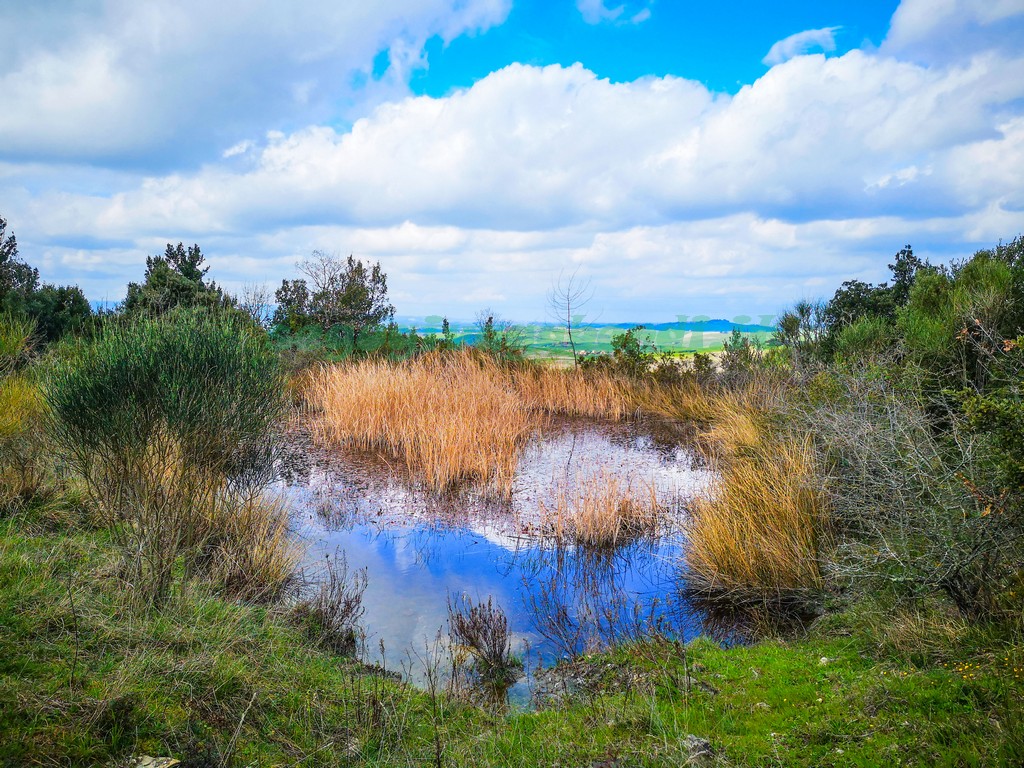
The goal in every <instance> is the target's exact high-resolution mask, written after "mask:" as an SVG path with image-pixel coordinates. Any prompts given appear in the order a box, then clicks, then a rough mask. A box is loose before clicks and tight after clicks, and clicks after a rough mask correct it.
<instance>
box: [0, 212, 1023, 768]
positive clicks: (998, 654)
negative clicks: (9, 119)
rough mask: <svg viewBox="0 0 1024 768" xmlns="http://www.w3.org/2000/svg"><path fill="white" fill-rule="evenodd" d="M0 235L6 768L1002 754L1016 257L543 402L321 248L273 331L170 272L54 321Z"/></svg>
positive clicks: (788, 322) (1018, 431) (580, 385)
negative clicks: (479, 690) (513, 698)
mask: <svg viewBox="0 0 1024 768" xmlns="http://www.w3.org/2000/svg"><path fill="white" fill-rule="evenodd" d="M2 233H3V228H2V227H0V240H2V241H3V244H4V248H5V249H6V250H5V254H6V255H5V259H6V261H5V262H4V265H5V266H4V270H5V271H4V272H3V274H2V275H0V277H2V278H3V279H2V280H0V302H2V306H3V307H4V314H2V315H0V404H2V405H3V408H2V410H0V627H2V630H0V732H2V735H3V738H2V739H0V761H4V762H6V763H12V764H87V765H88V764H95V765H100V764H110V763H111V762H116V761H121V762H127V761H128V760H129V758H130V757H131V756H132V755H139V754H143V753H153V752H158V753H172V754H175V755H180V756H182V757H183V758H185V759H186V760H187V761H190V762H191V763H192V764H200V765H201V764H218V765H231V764H238V765H242V764H245V765H250V764H267V765H269V764H289V763H290V764H303V763H306V764H314V763H322V762H332V761H333V762H338V763H345V762H349V763H369V764H379V765H392V764H395V765H397V764H411V763H419V764H424V763H426V764H433V765H461V764H474V765H480V764H484V765H487V764H490V765H504V764H509V763H513V764H520V763H521V764H537V765H551V764H555V763H560V764H564V763H565V762H566V761H575V762H579V763H580V764H598V763H599V762H600V761H601V760H606V761H610V762H612V763H614V761H620V762H621V761H627V762H634V763H637V764H641V765H649V764H650V765H653V764H673V763H679V762H685V761H686V760H689V759H691V758H694V757H695V755H698V753H699V754H700V755H702V756H703V757H702V758H701V759H706V760H716V761H719V762H724V761H726V760H728V761H729V762H735V763H739V764H744V763H751V764H759V763H766V762H769V761H777V762H783V763H786V764H795V765H799V764H804V765H811V764H823V763H833V764H865V763H872V762H878V760H879V759H883V758H884V759H885V760H890V759H891V760H896V758H897V757H898V758H900V759H902V760H904V762H908V763H914V762H915V761H916V763H918V764H934V763H949V764H958V763H971V762H979V763H999V762H1002V763H1006V764H1013V763H1014V762H1020V760H1021V757H1022V756H1024V735H1022V734H1024V711H1022V706H1021V700H1022V697H1021V685H1022V682H1021V678H1022V675H1024V673H1022V672H1021V670H1024V658H1022V655H1021V650H1020V649H1021V647H1022V641H1021V638H1022V632H1024V626H1022V624H1021V618H1020V617H1021V614H1022V606H1024V603H1022V600H1024V590H1022V589H1021V578H1022V572H1021V563H1022V562H1024V557H1022V555H1024V551H1022V546H1024V543H1022V542H1024V537H1022V536H1021V533H1022V528H1021V524H1022V517H1021V515H1022V507H1021V491H1022V489H1024V483H1022V478H1024V470H1022V463H1021V456H1022V455H1024V444H1022V438H1021V435H1022V427H1021V425H1022V424H1024V411H1022V404H1021V403H1022V401H1021V382H1022V380H1024V379H1022V375H1024V357H1022V355H1024V352H1022V350H1024V337H1022V336H1021V333H1022V329H1024V314H1022V311H1021V306H1022V305H1021V297H1022V296H1024V241H1022V240H1021V239H1019V238H1018V239H1017V240H1014V241H1013V242H1011V243H1009V244H1006V245H1000V246H998V247H997V248H995V249H992V250H990V251H982V252H980V253H978V254H975V255H974V256H973V257H970V258H967V259H965V260H964V261H963V262H960V263H955V264H952V265H949V266H945V267H939V266H933V265H929V264H927V263H925V262H922V261H920V260H918V259H917V258H916V257H914V255H913V253H912V252H911V251H910V250H909V249H904V250H903V251H901V252H900V253H899V254H897V256H896V259H895V263H894V264H893V265H892V272H893V278H892V281H891V282H890V283H885V284H881V285H866V284H863V283H856V282H851V283H847V284H844V286H843V287H842V288H840V289H839V291H837V293H836V295H835V296H834V297H833V298H832V299H831V300H830V301H829V302H823V303H821V304H818V305H815V304H810V303H800V304H798V305H796V306H794V308H793V309H792V311H789V312H786V313H784V314H783V315H782V317H781V318H780V320H779V325H778V330H777V334H776V338H775V339H774V340H773V342H772V343H770V344H763V343H761V342H759V341H757V340H751V339H750V338H747V337H745V336H743V334H742V333H740V332H739V331H738V330H737V332H736V333H734V334H733V336H732V337H731V338H730V339H729V341H728V342H727V343H726V344H725V345H724V350H723V351H722V353H721V354H720V355H719V356H717V358H716V359H711V358H709V357H707V356H703V355H694V356H692V357H689V358H686V359H680V358H679V357H677V356H671V355H662V354H659V353H658V352H657V350H655V349H653V348H652V346H651V345H650V344H648V343H647V342H646V340H645V338H644V335H643V329H642V328H634V329H630V330H625V331H624V332H623V333H622V334H621V335H619V336H618V337H617V338H616V340H615V342H614V343H613V345H612V351H611V354H608V355H602V356H596V357H589V358H588V357H584V358H583V359H582V360H580V364H579V365H578V366H576V367H573V368H571V369H569V368H555V367H550V366H545V365H541V364H537V363H536V362H531V361H528V360H525V359H524V358H523V355H522V354H521V350H520V349H519V347H518V346H517V337H516V334H515V332H514V328H512V327H511V326H509V325H508V324H503V323H501V322H499V321H498V320H497V319H496V318H495V317H494V315H493V314H491V313H487V315H486V317H484V318H483V319H482V321H481V334H480V338H481V343H480V344H479V345H477V346H476V347H474V348H466V347H465V346H463V345H460V344H458V343H457V342H456V341H455V339H454V338H453V336H452V335H451V333H450V332H447V331H445V332H442V333H440V334H434V335H432V336H431V337H430V338H429V339H425V338H424V337H420V336H418V335H417V334H416V333H415V332H412V333H406V332H401V331H399V330H398V329H397V327H393V326H392V327H389V326H386V325H384V323H386V322H387V321H389V320H390V318H391V316H392V310H391V306H390V304H389V303H388V301H387V296H386V281H385V280H384V276H383V274H382V273H381V272H380V269H379V265H377V267H376V269H375V268H374V265H363V264H361V263H360V262H358V261H357V260H355V259H351V258H350V259H348V260H347V261H340V260H338V262H337V263H336V264H332V263H328V261H329V260H327V261H325V260H324V258H323V255H322V254H321V255H320V256H319V257H318V259H319V260H312V261H310V262H309V263H308V264H307V266H308V268H309V271H308V272H307V275H308V276H309V279H310V280H311V281H312V282H311V283H310V284H309V285H307V284H304V283H303V284H298V282H297V281H292V282H291V283H288V282H286V284H284V285H282V289H281V291H283V292H284V293H282V296H283V297H284V299H287V301H285V300H284V299H282V301H281V306H284V307H285V309H286V310H287V311H285V312H284V313H283V314H281V315H280V317H278V318H277V320H278V322H277V323H274V322H273V318H272V317H271V316H268V315H267V313H265V312H258V311H255V312H254V311H247V310H246V308H245V307H244V306H242V303H241V302H239V301H238V300H236V299H234V298H233V297H230V296H228V295H227V294H225V293H224V291H223V290H222V289H220V288H219V287H218V286H217V285H216V284H215V283H213V282H212V281H209V280H208V279H207V277H206V267H205V264H204V263H203V257H202V254H201V252H200V250H199V248H198V247H197V246H193V247H192V248H187V249H186V248H185V247H184V246H180V245H179V246H178V247H173V246H171V245H168V248H167V250H166V251H165V253H164V255H163V256H159V257H152V258H151V259H149V260H148V263H147V271H146V275H145V277H144V279H143V281H142V282H141V283H139V284H134V285H133V287H132V288H131V289H130V291H129V298H128V300H126V302H125V304H124V305H123V306H122V307H120V308H119V309H118V310H117V311H115V312H111V313H106V314H102V315H99V316H96V315H93V314H92V313H91V311H89V310H88V307H87V306H86V308H85V311H82V312H79V310H80V309H81V308H80V307H78V309H76V308H75V307H76V306H77V305H76V304H75V302H73V301H72V302H70V303H66V304H61V305H60V306H57V305H55V304H52V303H51V304H48V303H47V301H49V299H48V298H47V297H50V296H51V294H52V293H54V292H56V291H57V290H58V289H56V288H54V287H52V286H40V285H39V283H38V274H37V273H35V272H34V271H33V270H32V269H31V268H30V267H28V265H27V264H24V263H23V262H21V261H20V260H18V258H17V251H16V247H14V248H12V247H10V245H11V241H10V239H6V240H4V239H3V234H2ZM12 265H13V266H12ZM335 267H337V268H336V269H335ZM310 286H312V290H310ZM68 291H70V293H68V295H69V296H70V295H72V294H74V290H71V289H65V292H68ZM76 313H77V314H76ZM267 325H271V326H272V327H271V328H270V329H269V330H268V328H267V327H266V326H267ZM314 337H315V339H317V341H316V343H315V344H312V343H311V344H306V342H304V341H302V339H310V338H314ZM332 339H333V341H332ZM378 342H379V343H378ZM374 344H376V345H377V346H376V347H374V348H373V350H372V351H369V350H368V348H369V347H372V346H373V345H374ZM339 547H340V550H339ZM327 554H330V555H331V557H330V558H328V557H325V555H327ZM389 557H390V558H391V561H392V562H391V565H388V564H387V559H388V558H389ZM374 558H376V560H375V559H374ZM374 563H376V565H374ZM381 563H383V564H381ZM431 605H433V606H434V608H429V606H431ZM712 608H716V609H723V608H724V609H728V610H727V613H728V616H729V618H727V619H724V620H723V619H722V613H721V612H715V613H711V612H709V611H710V610H711V609H712ZM723 621H724V622H725V623H722V622H723ZM389 622H390V624H389ZM396 622H397V623H402V622H405V623H406V624H407V625H410V626H414V627H415V632H407V633H406V634H405V635H404V637H405V638H406V639H407V641H408V646H410V647H407V648H401V647H395V646H396V645H398V646H401V643H399V642H398V641H397V640H396V641H395V642H393V641H392V640H393V638H398V637H399V636H401V633H391V634H389V632H391V630H390V629H389V626H393V625H394V624H395V623H396ZM431 624H433V626H431ZM438 628H443V629H444V630H445V631H446V632H447V634H448V636H449V637H448V639H447V641H446V642H444V643H440V644H438V645H437V646H436V647H437V648H440V649H442V650H443V651H444V652H445V653H447V654H448V655H447V656H444V657H442V658H440V660H439V658H436V657H430V654H429V653H427V652H426V651H424V655H423V657H421V658H422V662H423V663H422V664H421V665H420V670H421V672H420V673H419V679H420V682H421V683H422V684H423V686H422V689H417V688H416V687H415V686H410V685H409V684H408V682H402V681H400V680H397V679H395V672H396V671H401V670H402V667H403V664H402V663H401V662H397V663H396V656H395V654H396V653H398V654H405V656H406V658H407V659H409V660H410V661H409V663H408V664H407V665H406V669H405V672H406V679H407V680H408V678H410V677H416V674H417V673H414V670H413V666H415V665H414V664H413V663H412V660H413V659H414V657H415V656H416V654H418V653H419V650H420V649H424V648H425V646H424V644H423V640H424V638H425V637H427V638H429V636H430V633H432V632H434V631H435V630H436V629H438ZM718 631H723V632H725V633H726V634H727V635H729V636H730V640H731V641H735V640H736V639H737V638H741V639H742V641H743V642H740V643H735V642H728V643H726V644H725V645H726V646H728V647H723V646H721V645H718V644H716V643H714V642H712V641H710V640H709V639H708V637H709V636H714V637H719V638H721V637H722V636H721V635H716V634H714V633H715V632H718ZM695 638H697V639H695ZM375 640H376V641H378V642H379V653H374V652H373V650H372V649H373V647H374V641H375ZM388 647H390V650H389V648H388ZM531 649H532V650H531ZM531 653H532V654H533V656H534V661H533V662H531V660H530V654H531ZM559 657H564V658H562V663H561V664H559V665H557V666H556V667H554V670H553V671H552V670H551V669H550V668H549V669H547V670H546V671H544V672H538V667H539V666H545V665H547V666H548V667H550V662H552V661H554V660H556V659H558V658H559ZM520 662H522V672H524V673H525V677H524V678H523V679H522V680H519V672H520ZM453 667H461V668H463V671H464V672H466V674H467V676H468V677H469V678H471V679H475V680H477V681H478V682H481V683H483V684H485V685H487V686H489V687H490V688H491V689H492V690H498V691H504V690H505V689H506V688H507V687H509V686H510V685H512V686H513V688H514V687H515V685H520V686H521V685H525V686H527V688H528V691H529V692H530V693H532V692H534V691H536V690H539V689H541V688H543V689H544V691H543V693H544V695H541V696H533V697H526V699H530V700H532V701H533V702H534V706H536V707H537V708H536V709H535V710H533V711H527V708H521V709H516V708H513V709H512V710H511V711H507V710H502V709H500V708H494V707H483V708H480V707H478V706H476V704H475V703H474V701H473V700H472V698H466V697H459V696H455V695H452V694H451V693H450V691H449V692H448V693H446V687H445V685H444V684H443V679H442V678H443V675H442V670H443V669H449V668H453ZM513 684H514V685H513ZM526 699H524V698H522V697H521V698H520V699H519V700H518V701H520V702H522V701H525V700H526ZM694 734H696V735H698V736H700V737H706V738H707V739H709V740H710V741H705V740H704V738H696V736H694Z"/></svg>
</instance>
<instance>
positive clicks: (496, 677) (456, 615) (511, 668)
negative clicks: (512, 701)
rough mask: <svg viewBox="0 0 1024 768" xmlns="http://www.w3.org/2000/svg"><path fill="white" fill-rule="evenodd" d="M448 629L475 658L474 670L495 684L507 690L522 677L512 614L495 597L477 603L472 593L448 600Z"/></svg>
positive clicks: (484, 680) (454, 640) (458, 645)
mask: <svg viewBox="0 0 1024 768" xmlns="http://www.w3.org/2000/svg"><path fill="white" fill-rule="evenodd" d="M448 630H449V634H450V635H451V639H452V644H453V645H454V646H455V647H456V649H457V650H458V651H462V652H464V653H465V654H468V655H469V656H470V657H471V658H472V667H473V671H474V672H475V673H476V674H478V675H479V677H480V681H481V682H482V683H483V684H484V685H487V686H489V687H491V688H494V689H498V690H504V689H507V688H508V686H510V685H512V683H514V682H515V681H516V680H518V679H519V677H520V675H521V674H522V669H523V662H522V660H520V659H519V658H517V657H515V656H513V655H512V635H511V633H510V631H509V628H508V617H507V616H505V612H504V611H503V610H501V607H500V606H498V605H495V604H494V601H493V599H492V598H491V597H488V598H487V602H486V603H484V602H478V603H474V602H473V600H472V599H471V598H470V597H469V596H468V595H462V596H461V598H459V599H458V600H456V601H454V602H453V601H452V600H451V598H449V600H448Z"/></svg>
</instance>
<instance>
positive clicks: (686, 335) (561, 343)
mask: <svg viewBox="0 0 1024 768" xmlns="http://www.w3.org/2000/svg"><path fill="white" fill-rule="evenodd" d="M438 321H439V318H433V317H431V318H425V322H424V323H423V324H422V325H417V324H415V323H412V322H407V323H403V324H402V329H403V330H408V329H409V328H412V327H416V328H417V330H418V331H419V332H420V333H423V334H432V333H440V330H441V329H440V323H439V322H438ZM630 327H631V326H629V325H628V324H625V323H618V324H608V325H586V326H583V327H581V328H579V329H574V330H573V340H574V341H575V342H576V349H577V352H579V353H580V354H587V355H594V354H602V353H607V354H610V353H611V351H612V338H613V337H614V336H616V335H618V334H621V333H625V331H626V330H627V329H628V328H630ZM734 327H735V328H739V329H740V331H741V333H743V335H744V336H747V337H750V338H752V339H757V340H759V341H761V342H762V343H764V342H767V341H768V340H769V339H770V338H771V336H772V332H773V331H774V328H772V327H771V326H768V325H756V324H749V323H747V324H744V323H732V322H730V321H726V320H707V321H696V322H693V321H691V322H676V323H657V324H652V325H650V326H645V328H644V330H643V331H641V332H640V337H641V338H646V339H648V340H649V341H650V343H652V344H653V345H654V346H655V348H656V349H657V351H658V352H672V353H677V354H692V353H694V352H716V351H720V350H721V349H722V343H723V342H724V341H725V340H726V339H727V338H728V337H729V334H730V333H731V332H732V329H733V328H734ZM515 328H516V330H517V332H518V333H519V334H520V335H521V340H522V342H523V343H524V345H525V347H526V353H527V355H528V356H530V357H543V358H562V359H566V360H569V359H571V358H572V348H571V347H570V345H569V337H568V334H567V333H566V331H565V328H564V327H561V326H556V325H553V324H550V323H529V324H524V325H516V326H515ZM451 330H452V333H453V334H454V335H455V339H456V340H457V341H459V342H462V343H464V344H473V343H474V342H475V341H476V339H477V336H478V335H479V329H478V328H477V327H476V326H475V325H473V324H469V323H452V326H451Z"/></svg>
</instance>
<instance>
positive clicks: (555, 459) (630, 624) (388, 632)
mask: <svg viewBox="0 0 1024 768" xmlns="http://www.w3.org/2000/svg"><path fill="white" fill-rule="evenodd" d="M683 437H684V436H683V435H681V434H679V433H678V432H677V431H675V430H674V429H672V428H671V427H669V426H667V425H663V424H658V423H650V422H646V423H645V422H623V423H599V422H582V421H574V420H555V421H552V422H550V423H549V424H548V425H547V427H546V428H545V429H544V430H543V432H542V434H540V435H538V436H537V437H536V438H535V439H534V440H533V441H531V443H529V444H528V445H527V446H526V447H525V448H524V450H523V452H522V455H521V457H520V461H519V466H518V470H517V474H516V481H515V484H514V487H513V492H512V496H511V498H507V499H497V498H494V497H492V496H488V495H487V494H486V493H484V492H481V491H479V490H472V489H470V490H465V491H462V492H459V493H451V494H445V495H438V494H433V493H428V492H426V491H424V490H423V489H421V488H419V487H418V485H417V484H416V483H415V482H414V481H411V480H410V477H409V473H408V472H407V471H405V469H404V468H402V467H401V466H398V465H396V464H394V463H389V462H388V461H386V460H384V459H383V458H380V457H377V456H375V455H371V454H366V453H358V452H351V451H343V450H331V451H328V450H324V449H320V448H318V447H316V446H314V445H313V444H312V442H311V441H310V440H309V439H308V435H305V434H304V433H301V432H299V433H296V434H293V435H292V439H291V440H290V441H289V444H288V448H287V451H286V453H285V457H284V460H283V464H282V469H283V471H282V479H281V481H280V485H281V490H282V491H283V492H284V493H285V494H286V495H287V497H288V498H289V499H290V501H291V503H292V505H293V507H294V509H295V516H296V522H297V527H298V529H299V532H300V535H301V536H302V537H304V538H305V540H306V542H307V545H308V553H307V559H308V564H309V566H310V569H311V570H312V571H313V572H315V570H316V564H317V561H322V560H323V559H324V558H328V557H340V556H343V557H344V558H345V561H346V562H347V566H348V569H349V571H350V572H352V571H353V570H357V569H366V574H367V588H366V591H365V594H364V597H363V605H364V607H365V614H364V616H363V619H362V625H363V628H364V630H365V632H366V643H365V646H366V652H367V661H369V662H374V661H376V662H378V663H381V664H383V665H384V666H386V667H387V668H388V669H391V670H395V671H400V672H403V673H404V675H405V676H406V677H407V678H408V679H410V680H411V681H412V682H414V683H420V684H422V683H423V682H424V680H425V677H426V672H427V670H428V668H429V666H430V665H431V664H433V663H437V660H438V658H439V657H440V656H443V647H444V643H443V637H444V635H445V634H446V632H447V622H448V606H449V601H450V600H458V599H459V598H460V596H462V595H466V596H468V597H469V598H471V599H472V600H473V601H474V602H479V601H486V600H487V599H488V598H492V599H493V601H494V602H495V603H496V604H497V605H498V606H500V607H501V608H502V609H503V611H504V612H505V614H506V615H507V617H508V621H509V627H510V629H511V632H512V635H513V651H514V652H515V653H516V654H517V655H519V656H520V657H522V658H523V659H524V661H525V664H526V671H527V674H526V676H525V678H524V679H523V680H521V681H520V682H519V683H517V684H516V685H515V686H514V687H513V689H512V691H511V699H512V700H513V701H518V702H524V701H526V700H527V699H528V698H529V695H530V688H531V685H532V684H533V681H534V677H533V675H532V672H533V671H534V670H536V669H537V668H539V667H540V666H549V665H551V664H553V663H554V662H556V661H557V660H558V659H559V658H561V657H566V656H571V655H573V654H577V653H580V652H585V651H587V650H590V649H596V648H600V647H602V646H605V645H607V644H610V643H613V642H617V641H620V640H624V639H628V638H629V637H632V636H636V635H638V634H642V633H643V632H646V631H649V630H651V629H658V630H660V631H662V632H665V633H667V634H670V635H672V636H675V637H679V638H681V639H684V640H686V639H690V638H691V637H693V636H694V635H696V634H699V633H701V631H702V626H701V617H700V616H699V615H698V614H696V613H695V612H694V611H692V610H690V607H689V606H688V605H687V604H686V602H685V600H684V599H683V598H682V597H681V595H680V592H679V572H680V567H681V558H682V554H683V543H684V542H683V537H682V534H681V531H680V525H679V523H680V522H681V519H682V516H683V514H685V505H686V503H687V501H688V500H690V499H692V498H693V496H694V495H695V494H697V493H699V492H701V491H702V490H703V489H705V488H706V487H707V486H708V484H709V482H710V481H711V479H712V474H711V471H710V470H709V469H708V468H707V467H706V466H705V465H704V464H703V462H702V461H701V459H700V458H699V456H698V454H696V453H695V452H694V451H692V450H691V449H690V448H688V447H687V442H686V441H685V439H683ZM595 468H597V469H599V471H600V472H601V473H602V475H601V476H602V477H604V478H607V477H609V476H614V477H617V478H619V479H620V480H621V481H622V483H623V486H624V487H632V486H642V487H643V488H645V489H646V490H645V492H647V491H653V492H655V493H656V494H657V499H658V504H659V506H661V507H662V508H664V509H665V510H667V514H666V515H665V516H664V519H663V522H662V524H661V526H660V529H659V530H658V531H657V532H654V533H652V534H650V535H646V536H640V537H636V538H633V539H632V540H629V541H625V542H623V543H621V544H620V545H619V546H617V547H615V548H614V549H609V548H604V549H599V550H592V549H589V548H584V547H579V546H575V545H572V544H571V543H566V542H561V543H558V542H555V541H553V540H552V539H551V538H550V537H549V536H547V535H545V532H546V531H545V526H544V519H543V515H542V513H541V511H542V510H543V509H545V508H547V509H550V508H551V507H552V506H553V505H554V504H555V503H556V501H555V498H554V497H555V495H556V494H557V493H558V489H559V488H566V487H568V488H573V487H575V486H579V485H585V484H587V483H592V482H594V481H595V473H594V470H595Z"/></svg>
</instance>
